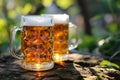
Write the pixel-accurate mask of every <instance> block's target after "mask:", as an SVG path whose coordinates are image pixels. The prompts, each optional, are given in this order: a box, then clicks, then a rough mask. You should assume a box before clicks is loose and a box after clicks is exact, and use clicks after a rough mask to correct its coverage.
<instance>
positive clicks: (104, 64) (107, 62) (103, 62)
mask: <svg viewBox="0 0 120 80" xmlns="http://www.w3.org/2000/svg"><path fill="white" fill-rule="evenodd" d="M100 66H113V67H115V68H120V66H118V65H117V64H115V63H112V62H110V61H108V60H103V61H102V62H101V63H100Z"/></svg>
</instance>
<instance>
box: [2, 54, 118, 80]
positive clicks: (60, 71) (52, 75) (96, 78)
mask: <svg viewBox="0 0 120 80" xmlns="http://www.w3.org/2000/svg"><path fill="white" fill-rule="evenodd" d="M69 57H70V58H69V61H64V62H59V63H55V66H54V68H53V69H51V70H48V71H42V72H39V71H37V72H35V71H28V70H24V69H22V68H21V67H20V66H19V65H18V64H16V63H14V61H16V59H14V58H12V57H11V56H2V57H0V80H90V79H91V80H120V70H118V69H115V68H112V67H108V66H100V65H99V63H100V62H101V61H102V60H104V59H103V58H101V57H96V56H90V55H81V54H70V56H69Z"/></svg>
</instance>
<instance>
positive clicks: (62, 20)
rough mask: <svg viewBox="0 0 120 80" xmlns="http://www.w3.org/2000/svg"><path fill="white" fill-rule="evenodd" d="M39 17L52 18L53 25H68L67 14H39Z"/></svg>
mask: <svg viewBox="0 0 120 80" xmlns="http://www.w3.org/2000/svg"><path fill="white" fill-rule="evenodd" d="M41 16H52V17H53V20H54V23H59V24H68V23H69V15H67V14H41Z"/></svg>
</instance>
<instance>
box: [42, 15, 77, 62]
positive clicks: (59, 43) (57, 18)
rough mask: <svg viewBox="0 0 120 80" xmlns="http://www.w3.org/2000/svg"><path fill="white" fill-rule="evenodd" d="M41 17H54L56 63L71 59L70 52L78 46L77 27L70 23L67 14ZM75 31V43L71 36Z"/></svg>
mask: <svg viewBox="0 0 120 80" xmlns="http://www.w3.org/2000/svg"><path fill="white" fill-rule="evenodd" d="M41 16H52V17H53V21H54V61H55V62H58V61H64V60H68V58H69V55H68V53H69V50H72V49H74V48H76V47H77V45H78V35H77V32H76V30H77V26H75V25H74V24H72V23H71V22H69V16H68V15H67V14H41ZM71 29H72V30H73V31H75V34H76V35H75V38H74V41H73V40H72V39H71V38H72V37H71V36H69V34H70V33H71V32H70V30H71Z"/></svg>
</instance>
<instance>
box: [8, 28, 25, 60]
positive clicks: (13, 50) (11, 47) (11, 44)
mask: <svg viewBox="0 0 120 80" xmlns="http://www.w3.org/2000/svg"><path fill="white" fill-rule="evenodd" d="M17 31H22V28H21V27H17V26H15V27H14V28H13V29H12V30H11V36H10V55H12V56H13V57H15V58H17V59H23V58H22V57H20V56H17V55H16V54H15V53H16V51H15V48H14V41H15V36H16V32H17Z"/></svg>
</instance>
